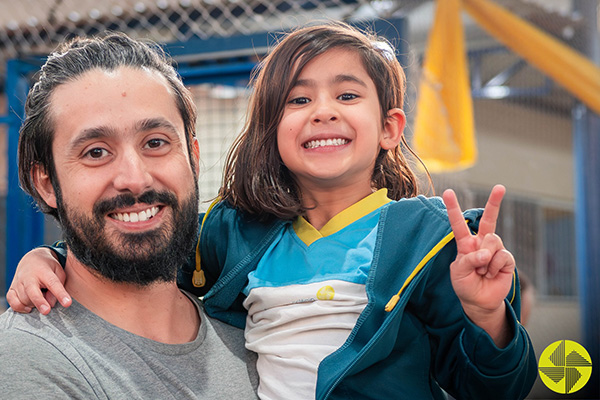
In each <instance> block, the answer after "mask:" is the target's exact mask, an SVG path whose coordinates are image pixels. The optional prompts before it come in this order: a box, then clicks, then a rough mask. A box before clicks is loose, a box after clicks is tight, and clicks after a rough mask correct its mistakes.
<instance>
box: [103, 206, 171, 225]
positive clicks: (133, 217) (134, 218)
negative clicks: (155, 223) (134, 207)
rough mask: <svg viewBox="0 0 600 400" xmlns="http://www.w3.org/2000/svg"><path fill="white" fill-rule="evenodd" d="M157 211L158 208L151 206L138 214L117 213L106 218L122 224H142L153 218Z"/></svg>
mask: <svg viewBox="0 0 600 400" xmlns="http://www.w3.org/2000/svg"><path fill="white" fill-rule="evenodd" d="M159 211H160V208H159V207H155V206H152V207H149V208H148V209H146V210H143V211H140V212H117V213H111V214H109V215H108V216H109V217H110V218H112V219H116V220H117V221H122V222H142V221H147V220H149V219H150V218H152V217H154V216H155V215H156V214H157V213H158V212H159Z"/></svg>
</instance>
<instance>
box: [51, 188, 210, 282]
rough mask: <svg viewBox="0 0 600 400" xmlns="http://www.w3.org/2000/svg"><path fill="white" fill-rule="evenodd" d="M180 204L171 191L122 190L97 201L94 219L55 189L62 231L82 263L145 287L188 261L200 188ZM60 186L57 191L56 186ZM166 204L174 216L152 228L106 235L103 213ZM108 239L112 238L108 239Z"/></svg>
mask: <svg viewBox="0 0 600 400" xmlns="http://www.w3.org/2000/svg"><path fill="white" fill-rule="evenodd" d="M194 188H195V189H194V191H193V192H192V193H191V194H190V196H189V198H187V199H184V200H183V201H182V202H181V204H180V203H179V202H178V201H177V198H176V197H175V195H173V194H172V193H170V192H167V191H162V192H156V191H154V190H151V191H148V192H145V193H144V194H142V195H140V196H138V197H136V196H133V195H130V194H122V195H119V196H117V197H114V198H112V199H108V200H100V201H98V202H97V203H96V204H95V205H94V208H93V215H92V218H88V217H87V216H85V215H82V214H80V213H78V212H75V211H72V210H69V208H68V207H67V206H66V204H65V203H64V202H63V199H62V195H61V193H60V189H59V188H55V192H56V194H57V205H58V207H57V208H58V214H59V218H60V222H61V225H62V228H63V235H64V238H65V241H66V242H67V246H68V248H69V250H71V252H72V253H73V255H74V256H75V258H77V260H79V262H81V263H82V264H83V265H85V266H87V267H88V268H90V269H93V270H95V271H97V272H98V273H99V274H100V275H102V276H103V277H105V278H107V279H109V280H111V281H113V282H120V283H131V284H135V285H138V286H147V285H150V284H152V283H154V282H173V281H175V279H176V276H177V269H178V268H179V267H180V266H181V265H182V264H183V263H184V262H185V261H186V260H187V258H188V257H189V255H190V253H191V251H192V249H193V248H194V244H195V243H196V239H197V232H198V187H197V186H196V185H194ZM56 189H59V190H56ZM157 202H158V203H161V204H164V205H165V206H170V208H171V210H172V214H173V215H172V218H171V219H170V220H169V221H166V220H164V221H163V224H162V225H161V226H160V227H159V228H157V229H154V230H152V231H147V232H139V233H122V232H115V233H114V234H112V235H113V237H112V238H108V237H107V232H106V230H105V225H106V220H105V218H106V215H107V214H108V213H109V212H112V211H113V210H116V209H119V208H122V207H129V206H132V205H134V204H136V203H141V204H156V203H157ZM109 239H112V240H109Z"/></svg>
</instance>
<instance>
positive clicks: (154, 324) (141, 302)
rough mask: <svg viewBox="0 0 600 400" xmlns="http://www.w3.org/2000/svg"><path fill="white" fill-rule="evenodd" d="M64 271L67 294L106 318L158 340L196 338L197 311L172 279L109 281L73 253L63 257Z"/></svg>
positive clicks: (176, 340) (136, 332) (134, 332)
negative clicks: (144, 283)
mask: <svg viewBox="0 0 600 400" xmlns="http://www.w3.org/2000/svg"><path fill="white" fill-rule="evenodd" d="M65 272H66V275H67V279H66V282H65V288H66V289H67V291H68V292H69V293H70V294H71V296H73V298H74V299H75V300H77V301H78V302H79V303H81V304H82V305H83V306H84V307H85V308H87V309H88V310H90V311H91V312H93V313H94V314H96V315H98V316H99V317H101V318H102V319H104V320H106V321H107V322H110V323H111V324H113V325H115V326H117V327H119V328H121V329H124V330H126V331H129V332H131V333H133V334H136V335H138V336H142V337H145V338H148V339H152V340H155V341H157V342H162V343H169V344H176V343H186V342H190V341H192V340H194V339H195V338H196V335H197V333H198V327H199V324H200V318H199V316H198V311H197V310H196V306H195V305H194V304H193V303H192V301H191V300H190V299H189V298H188V297H187V296H186V295H185V294H184V293H182V292H181V291H180V290H179V288H177V284H176V283H175V282H169V283H167V282H159V283H158V282H157V283H154V284H151V285H149V286H146V287H139V286H137V285H132V284H126V283H117V282H112V281H110V280H108V279H106V278H104V277H101V276H99V275H98V274H97V273H94V272H92V271H91V270H90V269H89V268H88V267H86V266H84V265H83V264H81V263H80V262H78V261H77V260H76V259H75V257H74V256H73V254H69V257H67V263H66V265H65Z"/></svg>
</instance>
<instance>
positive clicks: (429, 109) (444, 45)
mask: <svg viewBox="0 0 600 400" xmlns="http://www.w3.org/2000/svg"><path fill="white" fill-rule="evenodd" d="M460 12H461V3H460V0H442V1H438V2H437V5H436V12H435V18H434V22H433V26H432V29H431V32H430V34H429V40H428V44H427V50H426V53H425V60H424V65H423V70H422V75H421V81H420V83H419V98H418V102H417V114H416V119H415V122H414V137H413V145H414V147H415V150H416V152H417V154H418V155H419V157H421V159H422V160H423V161H424V163H425V165H426V166H427V168H428V169H429V170H430V171H431V172H441V171H451V170H458V169H464V168H468V167H470V166H472V165H473V164H474V163H475V161H476V159H477V148H476V143H475V133H474V126H473V125H474V123H473V103H472V100H471V89H470V85H469V71H468V64H467V56H466V53H465V45H464V33H463V27H462V22H461V19H460Z"/></svg>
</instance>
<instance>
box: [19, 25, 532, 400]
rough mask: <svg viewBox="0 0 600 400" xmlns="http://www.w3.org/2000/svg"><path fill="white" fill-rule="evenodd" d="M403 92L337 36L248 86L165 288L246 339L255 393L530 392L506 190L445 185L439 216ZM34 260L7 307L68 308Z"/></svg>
mask: <svg viewBox="0 0 600 400" xmlns="http://www.w3.org/2000/svg"><path fill="white" fill-rule="evenodd" d="M404 85H405V82H404V74H403V72H402V69H401V67H400V65H399V63H398V61H397V59H396V57H395V55H394V52H393V50H392V48H391V46H390V45H389V44H388V43H387V42H385V41H383V40H381V39H378V38H374V37H371V36H369V35H366V34H364V33H361V32H358V31H356V30H354V29H353V28H350V27H348V26H346V25H343V24H329V25H321V26H313V27H307V28H303V29H300V30H297V31H295V32H293V33H291V34H289V35H288V36H287V37H286V38H285V39H283V40H282V41H281V42H280V43H279V44H278V45H277V46H276V47H275V49H274V50H273V51H272V52H271V54H270V55H269V56H268V57H267V58H266V59H265V61H264V64H263V65H262V68H261V69H260V72H259V73H258V75H257V76H256V78H255V80H254V93H253V96H252V99H251V104H250V113H249V120H248V122H247V125H246V127H245V129H244V132H243V133H242V134H241V136H240V137H239V138H238V139H237V141H236V143H235V144H234V146H233V148H232V151H231V152H230V154H229V157H228V161H227V166H226V169H225V175H224V184H223V187H222V188H221V190H220V193H219V194H220V201H219V202H217V203H216V204H215V205H214V206H213V207H211V209H210V210H209V212H207V213H206V214H205V215H204V216H203V223H202V228H201V233H200V238H199V241H198V247H197V252H196V263H195V265H193V263H190V265H188V266H186V267H184V268H183V269H182V270H181V271H180V275H179V277H178V280H179V283H180V286H181V287H183V288H184V289H186V290H189V291H192V292H194V293H196V294H198V295H203V294H205V293H206V294H205V296H204V302H205V307H206V310H207V312H208V313H209V314H210V315H212V316H214V317H216V318H219V319H221V320H223V321H225V322H228V323H230V324H232V325H235V326H238V327H245V336H246V342H247V347H248V348H249V349H251V350H253V351H255V352H257V353H258V355H259V358H258V364H257V368H258V371H259V375H260V380H261V382H260V387H259V395H260V396H261V398H264V399H308V398H317V399H324V398H339V399H350V398H378V399H380V398H386V397H389V398H400V399H442V398H445V394H444V391H446V392H448V393H450V394H451V395H452V396H454V397H456V398H461V399H462V398H476V399H479V398H486V399H493V398H498V399H519V398H524V397H525V396H526V395H527V393H528V392H529V390H530V388H531V386H532V385H533V382H534V380H535V378H536V358H535V355H534V353H533V348H532V346H531V343H530V341H529V337H528V335H527V333H526V331H525V329H524V328H523V327H522V326H521V325H520V324H519V322H518V320H517V318H518V313H519V307H520V300H519V289H518V284H517V282H518V280H517V279H516V274H515V263H514V259H513V257H512V255H511V254H510V253H509V252H508V251H507V250H505V249H504V247H503V245H502V241H501V240H500V238H499V237H498V236H496V235H495V234H494V230H495V223H496V219H497V215H498V211H499V207H500V202H501V199H502V197H503V195H504V189H503V188H502V187H500V186H498V187H495V188H494V189H493V190H492V194H491V195H490V200H489V201H488V204H487V205H486V208H485V210H484V213H483V216H482V215H481V212H480V211H479V210H470V211H467V212H465V213H464V214H462V213H461V211H460V207H459V205H458V202H457V201H456V197H455V195H454V193H453V192H451V191H448V192H446V193H444V201H445V202H446V206H447V212H446V209H445V207H444V205H443V203H442V201H441V200H440V199H439V198H425V197H422V196H418V185H417V179H416V178H415V175H414V174H413V173H412V171H411V169H410V167H409V164H408V161H407V159H406V158H405V156H404V154H403V148H406V149H407V150H409V149H408V146H407V145H406V142H405V140H404V137H403V135H402V131H403V128H404V125H405V116H404V113H403V111H402V104H403V94H404ZM465 221H466V222H465ZM477 228H478V233H477V234H472V233H471V232H472V230H473V231H474V230H476V229H477ZM41 251H47V250H37V252H38V253H39V252H41ZM30 256H31V258H30V259H24V260H23V261H22V262H21V265H20V266H19V271H18V274H17V275H16V276H15V281H14V282H13V285H12V286H13V287H14V288H15V290H14V291H12V293H9V295H7V299H8V300H9V302H10V304H11V305H12V306H13V308H16V309H19V308H20V309H25V308H26V307H27V306H28V305H29V304H30V300H29V298H31V299H32V300H33V303H34V304H36V305H40V304H44V303H46V302H45V300H43V299H42V295H41V294H40V293H39V287H40V286H43V287H49V289H50V290H51V291H52V292H53V293H56V294H57V295H58V296H59V298H61V299H62V298H65V297H66V294H65V293H64V291H62V290H61V289H57V285H55V284H52V285H47V284H46V281H48V279H47V278H46V277H47V275H48V271H49V270H48V268H47V267H46V268H45V269H44V271H45V272H38V271H37V270H36V267H34V265H33V263H34V256H33V254H31V255H30ZM26 260H27V262H25V261H26ZM23 268H30V269H29V272H26V271H28V269H23ZM23 271H25V272H23ZM21 277H22V278H21ZM54 279H56V278H54ZM39 281H41V283H39V284H38V283H37V282H39ZM209 289H210V290H209ZM17 292H18V293H17ZM27 294H28V295H29V296H27ZM27 297H29V298H27ZM19 299H20V300H19ZM67 299H68V298H67ZM62 302H63V303H64V304H68V300H67V301H65V300H63V301H62ZM44 305H46V307H48V305H47V304H44ZM442 389H443V390H442Z"/></svg>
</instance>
